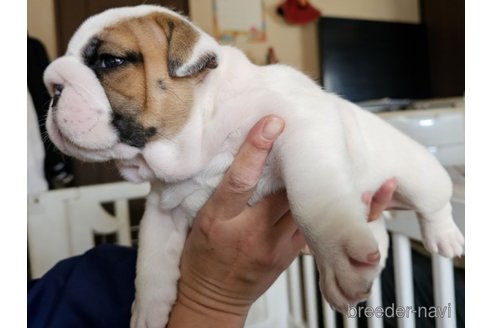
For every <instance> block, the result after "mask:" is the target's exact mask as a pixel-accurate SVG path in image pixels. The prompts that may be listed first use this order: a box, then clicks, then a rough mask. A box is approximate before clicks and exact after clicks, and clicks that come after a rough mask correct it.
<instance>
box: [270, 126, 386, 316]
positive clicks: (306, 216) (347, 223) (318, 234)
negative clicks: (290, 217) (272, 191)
mask: <svg viewBox="0 0 492 328" xmlns="http://www.w3.org/2000/svg"><path fill="white" fill-rule="evenodd" d="M318 131H319V130H318ZM286 132H287V133H285V132H284V135H283V136H281V137H280V138H282V137H285V138H284V139H279V140H278V141H277V142H276V145H274V151H275V154H276V156H278V157H279V160H280V161H279V162H280V165H281V172H282V178H283V180H284V182H285V185H286V189H287V194H288V197H289V202H290V206H291V211H292V213H293V214H294V217H295V218H296V220H297V223H298V225H299V227H300V228H301V229H302V230H303V233H304V235H305V237H306V240H307V242H308V245H309V247H310V249H311V251H312V252H313V255H314V256H315V259H316V263H317V266H318V270H319V272H320V287H321V291H322V293H323V295H324V297H325V298H326V300H327V301H328V302H329V303H330V304H331V305H332V306H333V307H334V308H336V309H337V310H339V311H341V312H345V311H347V308H348V305H349V304H353V303H357V302H359V301H361V300H363V299H365V298H367V296H368V292H369V290H370V287H371V285H372V282H373V280H374V278H375V277H376V276H377V274H378V273H379V261H380V252H379V250H378V244H377V242H376V240H375V238H374V236H373V234H372V232H371V230H370V229H369V226H368V224H367V221H366V220H367V215H366V213H367V212H366V210H367V208H366V206H365V205H364V204H363V202H362V197H361V196H362V193H361V192H360V191H358V190H357V189H356V187H355V183H354V180H353V177H352V175H351V172H352V171H351V166H350V165H351V161H350V160H349V159H348V155H347V156H345V157H344V152H345V148H344V145H343V140H341V138H340V136H336V135H335V136H328V137H327V136H320V135H318V134H316V133H314V132H312V131H306V129H299V130H298V131H286ZM289 133H290V135H288V134H289ZM330 137H331V138H330ZM322 138H324V140H328V141H320V139H322ZM313 145H316V146H315V147H314V146H313Z"/></svg>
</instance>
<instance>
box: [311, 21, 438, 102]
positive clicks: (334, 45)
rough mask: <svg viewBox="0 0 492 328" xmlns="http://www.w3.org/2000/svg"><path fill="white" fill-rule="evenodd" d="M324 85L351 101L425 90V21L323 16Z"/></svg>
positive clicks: (424, 94) (419, 94)
mask: <svg viewBox="0 0 492 328" xmlns="http://www.w3.org/2000/svg"><path fill="white" fill-rule="evenodd" d="M319 49H320V61H321V63H320V68H321V79H322V81H321V82H322V84H323V87H324V88H325V90H327V91H330V92H334V93H336V94H338V95H340V96H342V97H344V98H345V99H348V100H350V101H353V102H363V101H368V100H375V99H382V98H391V99H395V100H402V99H411V100H413V99H425V98H428V97H429V96H430V79H429V63H428V52H427V41H426V33H425V27H424V26H423V25H421V24H410V23H395V22H380V21H366V20H353V19H340V18H331V17H322V18H321V19H320V21H319Z"/></svg>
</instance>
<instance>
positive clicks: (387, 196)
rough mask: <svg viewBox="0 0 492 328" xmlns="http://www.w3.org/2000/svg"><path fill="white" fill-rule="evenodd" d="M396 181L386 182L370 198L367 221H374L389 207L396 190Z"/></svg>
mask: <svg viewBox="0 0 492 328" xmlns="http://www.w3.org/2000/svg"><path fill="white" fill-rule="evenodd" d="M396 185H397V183H396V179H390V180H388V181H386V182H385V183H384V184H383V186H382V187H381V188H379V190H378V191H377V192H376V193H375V194H374V196H373V197H372V202H371V205H370V211H369V218H368V221H369V222H371V221H374V220H376V219H377V218H379V216H380V215H381V213H382V212H383V211H384V210H385V209H386V208H387V207H388V206H389V205H390V202H391V199H392V198H393V193H394V192H395V190H396Z"/></svg>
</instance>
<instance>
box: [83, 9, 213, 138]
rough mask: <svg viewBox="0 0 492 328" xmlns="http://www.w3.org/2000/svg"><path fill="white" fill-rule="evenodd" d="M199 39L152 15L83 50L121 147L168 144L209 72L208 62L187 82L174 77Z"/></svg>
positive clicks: (176, 22) (179, 22) (185, 26)
mask: <svg viewBox="0 0 492 328" xmlns="http://www.w3.org/2000/svg"><path fill="white" fill-rule="evenodd" d="M199 38H200V35H199V32H197V31H196V30H195V29H194V28H193V27H192V26H191V25H190V24H189V23H188V22H186V21H184V20H183V19H180V18H178V17H175V16H172V15H170V14H165V13H154V14H150V15H147V16H143V17H137V18H132V19H128V20H125V21H122V22H120V23H118V24H116V25H113V26H111V27H108V28H106V29H104V30H103V31H102V32H101V33H100V34H98V35H97V36H96V37H95V38H94V39H93V41H91V43H90V44H89V45H88V46H87V48H86V49H88V48H89V47H93V49H92V48H91V49H89V50H92V52H93V53H90V54H87V57H86V62H87V64H88V65H89V66H90V67H91V68H92V69H93V70H94V71H95V72H96V75H98V77H99V80H100V82H101V84H102V86H103V87H104V90H105V92H106V95H107V97H108V99H109V102H110V104H111V106H112V109H113V112H114V114H115V115H114V120H113V123H114V125H115V127H116V128H117V130H118V131H119V132H120V139H122V141H123V142H127V143H129V144H132V145H134V146H137V147H143V146H144V145H145V143H146V142H147V141H149V140H154V139H157V138H162V137H165V138H172V137H173V136H174V135H176V134H177V133H178V132H179V131H180V130H181V129H182V128H183V127H184V125H185V124H186V122H187V121H188V119H189V116H190V111H191V108H192V105H193V89H194V87H195V85H196V84H197V83H199V82H200V81H201V80H202V79H203V75H204V74H205V72H206V69H204V68H207V67H209V68H212V67H210V63H209V62H210V61H211V60H209V61H208V62H205V63H204V64H203V63H201V64H199V65H198V66H196V65H195V66H193V67H194V69H195V70H194V71H190V72H189V74H188V75H187V76H184V77H176V74H175V73H176V69H178V68H179V67H181V66H182V65H183V63H185V62H187V61H188V59H189V58H190V57H191V56H192V53H193V48H194V46H195V44H196V42H198V40H199ZM94 40H95V41H94ZM200 65H201V67H200ZM215 66H216V65H215Z"/></svg>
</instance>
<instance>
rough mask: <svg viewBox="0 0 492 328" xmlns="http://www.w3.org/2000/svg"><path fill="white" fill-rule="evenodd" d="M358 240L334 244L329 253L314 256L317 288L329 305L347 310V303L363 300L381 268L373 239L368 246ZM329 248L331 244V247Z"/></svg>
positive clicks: (338, 309) (343, 311)
mask: <svg viewBox="0 0 492 328" xmlns="http://www.w3.org/2000/svg"><path fill="white" fill-rule="evenodd" d="M358 244H359V243H351V244H348V245H347V244H346V245H340V246H339V247H337V246H334V248H338V249H336V250H335V249H334V248H332V250H333V252H332V251H330V254H324V255H323V257H322V258H319V257H318V258H317V259H316V260H317V263H318V268H319V270H320V288H321V292H322V294H323V296H324V297H325V299H326V301H327V302H328V303H329V304H330V305H331V307H332V308H333V309H335V310H337V311H339V312H341V313H347V311H348V307H349V305H352V304H357V303H359V302H361V301H364V300H366V299H367V297H368V296H369V293H370V291H371V287H372V283H373V281H374V279H375V278H376V277H377V275H378V274H379V273H380V271H381V265H380V261H381V253H380V251H379V250H378V246H377V244H376V243H375V242H371V243H370V244H372V245H371V246H370V247H362V248H361V247H360V246H361V245H358ZM332 247H333V246H332Z"/></svg>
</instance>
